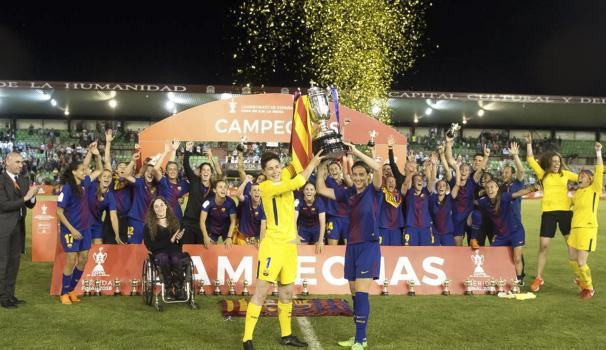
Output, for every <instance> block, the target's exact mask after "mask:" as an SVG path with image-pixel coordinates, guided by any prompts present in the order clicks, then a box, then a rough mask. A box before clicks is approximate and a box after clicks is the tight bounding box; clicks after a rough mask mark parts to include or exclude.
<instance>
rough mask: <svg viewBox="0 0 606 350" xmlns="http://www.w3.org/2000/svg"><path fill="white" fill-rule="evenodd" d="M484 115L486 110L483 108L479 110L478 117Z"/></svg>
mask: <svg viewBox="0 0 606 350" xmlns="http://www.w3.org/2000/svg"><path fill="white" fill-rule="evenodd" d="M483 116H484V110H483V109H480V110H478V117H480V118H481V117H483Z"/></svg>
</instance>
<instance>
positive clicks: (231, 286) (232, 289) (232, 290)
mask: <svg viewBox="0 0 606 350" xmlns="http://www.w3.org/2000/svg"><path fill="white" fill-rule="evenodd" d="M228 284H229V290H228V291H227V294H228V295H236V286H235V284H234V280H231V279H230V280H229V282H228Z"/></svg>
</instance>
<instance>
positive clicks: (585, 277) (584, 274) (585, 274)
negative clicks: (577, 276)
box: [579, 264, 593, 290]
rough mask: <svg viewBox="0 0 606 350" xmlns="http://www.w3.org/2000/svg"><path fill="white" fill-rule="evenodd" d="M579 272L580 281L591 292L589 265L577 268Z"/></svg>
mask: <svg viewBox="0 0 606 350" xmlns="http://www.w3.org/2000/svg"><path fill="white" fill-rule="evenodd" d="M579 270H580V272H581V281H583V283H585V286H587V289H590V290H593V283H592V281H591V270H590V269H589V265H587V264H585V265H583V266H579Z"/></svg>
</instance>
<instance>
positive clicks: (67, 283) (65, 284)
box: [61, 275, 72, 295]
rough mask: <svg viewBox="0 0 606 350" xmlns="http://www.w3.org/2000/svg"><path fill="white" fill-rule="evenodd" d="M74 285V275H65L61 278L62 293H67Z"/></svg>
mask: <svg viewBox="0 0 606 350" xmlns="http://www.w3.org/2000/svg"><path fill="white" fill-rule="evenodd" d="M71 286H72V275H63V278H61V295H65V294H67V292H69V291H70V288H71Z"/></svg>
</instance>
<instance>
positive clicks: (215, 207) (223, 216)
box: [200, 180, 237, 248]
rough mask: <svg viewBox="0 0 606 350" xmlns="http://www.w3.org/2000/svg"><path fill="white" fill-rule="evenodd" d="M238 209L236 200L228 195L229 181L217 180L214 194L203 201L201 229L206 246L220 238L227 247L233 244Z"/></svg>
mask: <svg viewBox="0 0 606 350" xmlns="http://www.w3.org/2000/svg"><path fill="white" fill-rule="evenodd" d="M236 211H237V210H236V202H235V201H234V200H233V199H232V198H231V197H229V196H228V195H227V183H226V182H225V181H223V180H219V181H217V182H215V188H214V195H213V196H210V197H209V198H208V199H206V200H205V201H204V203H202V212H201V213H200V230H201V231H202V237H203V240H204V246H205V247H206V248H208V247H209V245H210V244H211V243H218V241H219V238H221V241H222V242H223V244H225V246H226V247H230V246H231V245H232V244H233V238H234V237H233V235H234V232H235V230H236Z"/></svg>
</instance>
